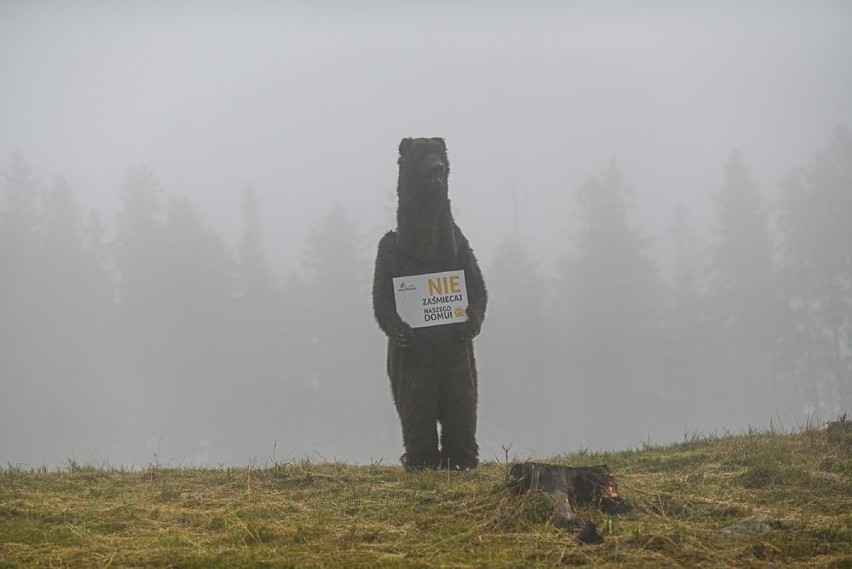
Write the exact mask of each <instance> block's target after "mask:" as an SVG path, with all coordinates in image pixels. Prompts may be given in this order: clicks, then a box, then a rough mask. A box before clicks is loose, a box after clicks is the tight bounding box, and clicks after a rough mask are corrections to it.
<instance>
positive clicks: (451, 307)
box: [393, 270, 467, 328]
mask: <svg viewBox="0 0 852 569" xmlns="http://www.w3.org/2000/svg"><path fill="white" fill-rule="evenodd" d="M393 290H394V298H395V300H396V311H397V313H398V314H399V317H400V318H402V320H403V322H405V323H406V324H408V325H409V326H411V327H412V328H425V327H427V326H437V325H440V324H454V323H457V322H465V321H467V312H466V309H467V287H466V286H465V281H464V271H463V270H459V271H445V272H443V273H428V274H425V275H410V276H407V277H395V278H394V279H393Z"/></svg>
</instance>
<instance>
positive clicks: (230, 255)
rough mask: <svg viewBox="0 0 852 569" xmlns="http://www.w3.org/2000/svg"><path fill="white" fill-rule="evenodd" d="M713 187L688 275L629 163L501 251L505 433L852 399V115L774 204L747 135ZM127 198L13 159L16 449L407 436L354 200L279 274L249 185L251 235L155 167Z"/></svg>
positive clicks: (497, 395)
mask: <svg viewBox="0 0 852 569" xmlns="http://www.w3.org/2000/svg"><path fill="white" fill-rule="evenodd" d="M715 186H716V191H715V193H714V195H713V198H714V203H715V225H714V232H713V235H712V241H711V242H709V243H704V242H702V239H700V238H699V236H698V234H697V231H696V229H695V226H694V224H693V222H692V220H691V216H690V212H689V210H688V209H687V208H686V207H683V206H681V207H679V208H678V209H677V211H676V212H674V214H673V222H672V231H671V235H670V236H669V237H668V238H669V239H670V240H671V243H672V251H673V255H672V264H673V266H674V277H673V278H672V279H670V281H671V282H666V281H665V280H664V279H663V278H662V277H661V275H660V269H659V266H658V264H657V262H656V261H655V259H653V257H652V255H651V253H650V247H651V245H652V241H651V239H649V238H648V237H647V236H645V235H643V234H642V232H641V231H639V230H638V229H637V228H636V227H635V226H634V225H633V222H632V220H631V215H632V209H631V208H632V204H633V202H632V200H633V199H634V195H633V192H632V191H631V190H630V185H629V183H628V182H627V181H625V174H624V173H623V172H621V170H620V169H619V168H618V166H617V165H616V164H614V163H613V164H610V165H608V166H607V167H605V168H603V169H602V170H601V171H600V172H598V173H596V174H594V175H591V176H590V177H589V178H588V179H587V180H586V182H585V183H583V184H582V185H581V186H580V187H579V188H575V189H573V190H572V189H566V191H573V192H574V199H575V204H576V205H575V208H576V212H577V213H578V217H577V218H576V221H574V222H572V225H571V227H566V228H565V229H566V234H565V235H566V237H565V243H564V244H563V246H562V249H563V251H564V255H563V256H562V258H561V261H560V263H559V265H558V266H557V267H541V266H538V265H537V263H536V261H535V259H536V255H535V251H533V250H532V249H533V247H532V245H531V244H530V243H529V242H527V241H526V240H525V239H524V238H522V237H521V236H520V235H519V234H518V233H517V232H513V233H510V234H508V235H506V237H505V238H504V240H503V242H502V243H501V244H500V246H499V247H498V249H497V253H496V255H495V256H494V257H493V258H491V259H480V262H481V263H482V264H483V266H484V272H485V276H486V279H487V284H488V287H489V294H490V305H489V310H488V314H487V317H486V322H485V325H484V327H483V334H482V336H480V338H479V339H478V340H477V350H478V352H477V353H478V359H479V361H480V370H481V371H480V374H481V380H480V381H481V388H480V393H481V400H480V408H481V411H480V429H479V438H480V443H481V444H482V446H483V449H484V451H485V452H486V453H487V452H489V449H490V450H492V451H493V449H496V448H499V447H500V446H501V445H507V444H510V443H511V444H513V445H514V448H515V449H516V450H519V451H520V452H526V451H529V452H530V453H532V452H536V453H553V452H563V451H568V450H575V449H576V447H577V446H596V447H597V446H605V447H613V446H627V445H631V444H636V442H637V441H638V440H642V439H644V438H646V437H656V438H657V439H671V438H673V437H677V436H679V435H681V434H684V433H685V431H689V430H709V429H713V428H728V429H732V430H736V429H740V428H743V427H745V426H748V425H766V424H768V423H769V422H770V421H771V420H782V421H783V420H784V418H786V417H790V416H791V415H792V416H799V417H802V416H807V415H808V414H815V415H818V416H821V417H830V416H832V415H836V414H838V413H841V412H845V411H848V410H849V409H850V408H852V348H851V347H852V341H850V335H852V223H850V222H849V220H850V219H852V134H850V132H849V131H848V130H847V129H845V128H843V127H838V128H837V129H836V130H835V131H834V132H833V133H832V134H831V136H830V138H829V140H828V142H827V144H826V145H825V147H824V148H823V149H822V150H821V151H820V152H819V153H818V154H817V155H816V156H814V157H813V159H812V160H811V161H810V162H808V163H806V164H804V165H803V166H801V167H799V168H795V169H793V170H792V171H791V172H790V174H789V176H788V177H787V178H786V180H785V182H784V185H783V188H782V198H781V199H779V200H776V201H774V202H767V200H765V199H764V198H763V197H762V194H761V192H760V190H759V188H758V187H757V185H756V184H755V182H754V179H753V176H752V172H751V168H750V166H749V164H748V161H747V159H746V158H745V157H744V156H742V155H741V154H740V153H736V152H735V153H732V154H731V156H730V157H729V158H728V159H727V161H726V162H725V163H724V164H723V165H722V167H721V168H720V172H719V178H718V181H717V183H716V184H715ZM120 196H121V201H120V207H119V211H118V212H117V215H116V218H115V223H114V227H115V229H114V231H107V229H106V226H107V225H108V224H107V223H105V222H104V220H103V219H102V218H101V217H100V215H99V214H98V213H96V212H92V211H86V210H85V208H83V207H82V206H81V205H80V204H79V203H78V202H77V200H76V198H75V195H74V192H73V190H72V188H71V187H70V186H69V184H68V183H67V182H65V181H64V180H63V179H62V178H60V177H57V178H56V179H55V180H54V181H53V183H52V184H51V185H50V187H49V188H47V189H44V188H42V187H41V185H40V184H39V183H38V182H37V179H36V176H35V174H34V173H33V172H32V169H31V167H30V166H29V165H28V164H27V162H26V161H25V160H24V159H23V158H22V157H20V156H17V155H13V156H12V157H11V158H10V159H9V160H8V161H7V162H6V164H5V169H4V172H3V178H2V190H1V191H0V450H2V453H3V454H4V455H7V457H6V459H8V460H13V461H22V460H23V461H24V462H26V461H30V462H38V461H40V460H56V457H58V456H69V455H71V454H74V453H78V454H79V455H81V456H80V458H84V459H94V460H99V459H101V458H103V459H104V460H108V461H113V462H114V461H116V460H120V461H128V462H133V463H135V464H137V465H138V464H139V463H140V462H142V461H143V460H156V461H161V462H166V461H179V462H187V463H206V464H215V463H217V462H221V463H232V462H237V463H244V462H245V461H246V460H248V459H249V458H250V457H255V458H268V457H270V456H272V455H277V456H278V457H292V456H303V455H308V456H311V454H312V453H314V454H318V455H319V457H322V458H326V459H332V458H340V459H346V460H359V461H367V460H371V459H375V460H378V458H379V457H392V456H394V453H396V452H398V451H399V435H398V432H397V431H398V426H397V424H396V417H395V415H394V413H393V408H392V405H391V402H390V396H389V393H388V386H387V380H386V378H385V377H384V361H383V358H384V344H383V341H384V340H383V339H382V338H381V336H380V334H379V333H378V331H377V329H376V326H375V324H374V322H373V320H372V315H371V308H370V303H369V284H370V279H371V274H372V251H371V250H370V249H369V248H367V247H364V246H363V245H362V244H363V243H364V242H365V240H364V239H362V238H361V237H362V236H361V233H360V229H359V227H358V225H357V223H356V221H355V220H354V219H352V217H351V215H350V214H349V212H348V211H347V210H346V208H345V207H343V206H341V205H339V204H335V205H333V206H331V207H330V208H329V209H328V211H327V213H326V215H325V217H324V218H323V219H321V220H319V222H318V223H317V224H316V225H315V228H314V229H313V231H312V233H311V234H310V235H307V236H306V238H305V242H304V247H303V249H304V252H305V262H304V263H303V264H302V265H301V266H294V267H292V270H291V271H290V272H289V273H288V274H282V273H281V272H280V271H278V270H275V269H274V268H273V267H272V266H271V265H270V264H269V262H268V260H267V258H266V256H265V253H264V246H265V238H264V227H263V224H264V219H263V213H262V212H263V208H262V204H261V203H260V199H259V194H258V193H257V192H256V191H255V190H253V189H252V188H251V187H246V188H245V189H244V190H243V191H242V200H241V205H242V207H241V212H240V214H241V217H242V231H241V235H240V237H239V241H238V243H236V246H235V247H233V248H231V247H229V246H228V244H227V243H226V242H225V241H224V240H223V239H222V237H221V236H220V235H219V234H218V233H217V232H216V231H215V230H214V229H213V228H211V227H210V226H209V225H208V224H207V223H206V222H205V221H204V219H203V217H202V216H201V215H200V214H199V212H198V211H197V209H196V208H195V206H194V205H193V204H192V203H191V202H190V201H188V200H186V199H182V198H177V197H174V196H171V195H169V194H168V193H167V192H166V191H165V190H164V188H163V187H162V186H161V184H160V182H159V181H158V180H157V178H156V176H155V174H154V173H153V172H151V171H150V170H148V169H146V168H143V167H132V168H130V169H128V171H127V173H126V176H125V179H124V181H123V184H122V186H121V188H120ZM128 449H137V450H134V451H130V450H128ZM138 449H141V451H139V450H138ZM143 455H144V456H143ZM19 457H21V458H19ZM38 457H44V458H43V459H40V458H38ZM116 457H121V458H116ZM485 458H488V457H487V456H485Z"/></svg>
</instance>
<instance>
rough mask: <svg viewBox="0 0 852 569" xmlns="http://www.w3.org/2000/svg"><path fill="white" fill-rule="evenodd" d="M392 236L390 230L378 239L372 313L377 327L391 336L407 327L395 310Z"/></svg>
mask: <svg viewBox="0 0 852 569" xmlns="http://www.w3.org/2000/svg"><path fill="white" fill-rule="evenodd" d="M394 237H395V236H394V234H393V232H390V233H388V234H387V235H385V236H384V237H383V238H382V240H381V241H379V250H378V253H377V254H376V267H375V272H374V275H373V313H374V315H375V317H376V322H377V323H378V324H379V328H381V329H382V331H383V332H384V333H385V334H386V335H387V336H389V337H391V338H394V337H395V336H397V335H398V334H399V333H400V332H401V331H404V330H405V329H406V328H408V325H407V324H406V323H405V322H403V321H402V318H400V317H399V314H398V313H397V311H396V299H395V297H394V291H393V274H394V265H395V263H394V247H393V238H394Z"/></svg>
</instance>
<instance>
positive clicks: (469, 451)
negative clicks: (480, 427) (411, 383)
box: [438, 346, 479, 470]
mask: <svg viewBox="0 0 852 569" xmlns="http://www.w3.org/2000/svg"><path fill="white" fill-rule="evenodd" d="M453 359H454V360H455V361H453V362H452V363H453V365H449V366H446V367H445V369H444V372H445V373H444V376H443V378H442V381H441V394H440V397H439V403H438V420H439V421H440V423H441V468H448V467H449V468H453V469H461V470H467V469H471V468H476V465H477V464H478V463H479V445H477V444H476V406H477V377H476V366H475V362H474V359H473V350H472V348H471V347H470V346H467V349H465V350H462V353H460V354H458V357H457V358H453Z"/></svg>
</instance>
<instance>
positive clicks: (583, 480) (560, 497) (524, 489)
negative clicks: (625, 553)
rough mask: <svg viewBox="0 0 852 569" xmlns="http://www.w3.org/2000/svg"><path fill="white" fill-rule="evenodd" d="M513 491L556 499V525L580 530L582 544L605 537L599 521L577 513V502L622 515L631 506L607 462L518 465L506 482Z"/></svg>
mask: <svg viewBox="0 0 852 569" xmlns="http://www.w3.org/2000/svg"><path fill="white" fill-rule="evenodd" d="M506 487H507V489H508V490H509V493H510V494H512V495H514V496H519V495H521V494H526V493H528V492H542V493H544V494H546V495H547V496H549V497H550V498H551V500H552V501H553V518H552V520H553V524H554V525H555V526H557V527H561V528H563V529H567V530H576V531H578V532H579V533H578V534H577V539H578V540H579V541H580V542H582V543H600V542H602V541H603V536H601V535H600V533H598V531H597V528H596V527H595V524H593V523H591V522H588V521H586V520H584V519H583V518H581V517H580V516H578V515H577V514H575V513H574V510H573V508H572V504H574V505H592V506H596V507H599V508H601V509H602V510H603V511H604V512H606V513H608V514H620V513H623V512H625V511H627V509H628V507H627V505H626V504H625V503H624V501H623V500H622V499H621V498H620V497H619V496H618V486H617V484H616V481H615V477H614V476H613V475H611V474H610V473H609V468H608V467H607V466H606V465H605V464H602V465H598V466H577V467H572V466H558V465H555V464H543V463H540V462H524V463H522V464H515V465H513V466H512V469H511V470H510V471H509V478H508V479H507V481H506Z"/></svg>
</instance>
